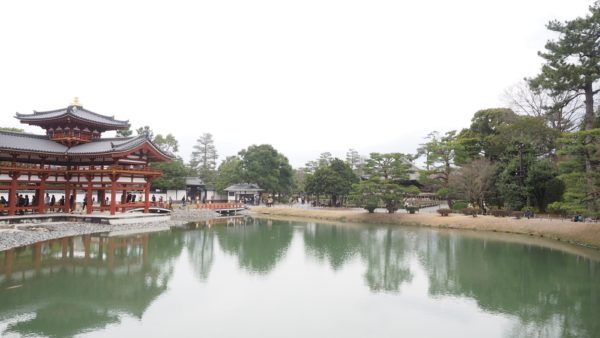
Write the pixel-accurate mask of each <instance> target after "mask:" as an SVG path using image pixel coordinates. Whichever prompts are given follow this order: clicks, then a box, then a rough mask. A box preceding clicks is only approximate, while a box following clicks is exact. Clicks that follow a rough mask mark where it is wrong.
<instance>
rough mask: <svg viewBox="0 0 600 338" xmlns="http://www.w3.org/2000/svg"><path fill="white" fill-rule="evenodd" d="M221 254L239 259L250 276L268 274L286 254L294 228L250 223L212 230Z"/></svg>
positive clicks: (260, 221) (278, 222)
mask: <svg viewBox="0 0 600 338" xmlns="http://www.w3.org/2000/svg"><path fill="white" fill-rule="evenodd" d="M215 232H216V233H217V238H218V239H219V245H220V247H221V248H222V249H223V251H224V252H227V253H230V254H233V255H235V256H237V257H238V262H239V264H240V266H241V267H242V268H244V269H247V270H249V271H252V272H257V273H260V274H266V273H268V272H270V271H271V270H272V269H273V268H274V267H275V265H276V264H277V262H278V261H279V260H280V259H281V258H282V257H283V255H284V254H285V252H286V251H287V249H288V247H289V245H290V243H291V241H292V234H293V228H292V226H291V225H289V224H286V223H284V222H281V221H271V220H264V219H254V220H249V221H248V222H247V223H244V224H243V225H234V226H220V227H216V228H215Z"/></svg>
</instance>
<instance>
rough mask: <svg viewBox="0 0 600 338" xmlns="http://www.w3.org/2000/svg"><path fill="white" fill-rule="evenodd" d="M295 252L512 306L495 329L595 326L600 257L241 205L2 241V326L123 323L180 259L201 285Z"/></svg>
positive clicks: (254, 270)
mask: <svg viewBox="0 0 600 338" xmlns="http://www.w3.org/2000/svg"><path fill="white" fill-rule="evenodd" d="M292 242H293V243H297V244H299V245H296V244H294V245H293V246H292ZM291 247H293V248H294V249H293V250H292V249H290V248H291ZM288 252H289V255H288ZM298 254H300V255H306V256H309V257H311V258H313V259H309V260H295V261H294V264H295V265H293V269H294V270H293V271H299V274H298V276H302V277H301V278H306V280H310V279H312V278H315V276H313V275H312V274H311V272H310V271H312V270H310V268H309V267H310V266H311V265H313V266H314V265H315V264H316V265H325V266H328V267H329V268H330V270H328V271H330V272H331V275H327V274H323V272H322V269H320V270H319V271H321V272H319V275H318V276H319V277H318V278H331V280H323V285H331V283H333V282H332V281H334V280H335V275H342V273H344V276H346V275H345V274H348V273H349V271H350V272H353V271H355V270H353V269H348V270H347V271H344V268H345V267H352V268H358V269H357V270H356V274H350V275H348V276H349V277H345V278H356V279H355V280H360V281H361V282H360V283H361V285H362V286H361V287H363V288H364V289H366V290H369V292H367V294H370V295H373V296H375V295H377V294H380V293H383V292H385V293H388V294H389V295H388V296H389V297H383V298H385V299H386V300H388V301H389V302H390V303H389V304H390V305H393V304H394V302H397V301H398V299H402V298H401V297H402V296H403V294H405V293H406V292H408V291H410V290H411V289H410V288H406V289H405V287H408V286H414V285H415V284H416V283H422V284H424V285H422V286H423V288H422V289H426V290H427V292H423V293H424V294H425V295H423V297H425V298H427V299H429V300H432V301H436V300H438V301H441V300H443V299H470V300H474V301H475V303H476V307H477V309H478V311H481V312H485V313H487V314H491V315H501V316H503V317H507V316H508V317H509V318H512V319H511V322H510V323H511V324H510V325H511V326H510V327H505V328H504V330H505V331H504V332H503V335H510V336H559V337H560V336H562V337H571V336H577V337H593V336H598V335H599V334H600V321H598V320H597V313H598V309H600V271H599V268H600V264H599V263H598V260H595V259H590V258H584V257H582V256H577V255H572V254H567V253H564V252H562V251H558V250H552V249H548V248H543V247H539V246H534V245H524V244H518V243H514V242H507V241H501V240H497V239H495V237H494V236H493V235H491V236H488V237H485V236H484V237H482V238H480V237H475V236H470V235H469V234H468V233H464V232H444V231H434V230H429V229H417V228H404V227H376V226H339V225H338V226H336V225H323V224H316V223H308V224H307V223H298V222H288V221H285V222H282V221H275V220H265V219H252V218H243V217H238V218H222V219H218V220H211V221H209V222H203V223H197V224H190V225H189V226H188V228H186V229H179V230H172V231H166V232H160V233H153V234H140V235H135V236H126V237H119V236H108V235H107V234H101V235H91V236H83V237H74V238H65V239H59V240H53V241H48V242H43V243H38V244H35V245H32V246H28V247H24V248H17V249H12V250H8V251H4V252H0V324H2V325H3V326H0V329H1V328H3V329H2V330H3V331H2V330H0V335H7V334H14V335H23V336H27V335H40V336H49V337H63V336H73V335H76V334H78V333H82V332H88V331H96V330H102V329H103V328H105V327H107V325H109V324H114V325H123V320H122V319H123V316H131V317H134V318H138V319H140V321H141V319H142V318H143V317H144V314H145V312H146V311H147V309H148V308H149V307H150V306H151V304H153V303H154V302H155V301H156V300H157V298H158V297H159V296H160V295H166V294H168V293H167V292H166V291H167V290H168V289H169V285H170V284H171V283H172V280H173V278H174V275H175V274H176V270H177V269H178V268H176V267H178V266H180V265H179V264H180V263H181V262H182V261H183V262H185V264H186V266H188V267H189V268H190V269H189V271H190V272H191V274H190V276H193V277H192V278H191V279H192V280H193V281H194V283H196V284H198V285H206V284H209V283H206V282H207V281H208V280H209V279H211V278H215V276H213V275H214V274H218V273H219V272H220V273H223V271H224V270H226V268H221V269H215V266H218V265H219V264H221V263H222V260H223V259H224V258H226V260H227V261H228V262H230V261H231V260H230V257H234V261H233V264H230V265H235V268H234V269H237V270H236V271H235V272H234V274H235V276H238V277H239V283H240V284H242V285H243V284H244V283H246V282H245V281H246V280H245V279H244V278H245V276H248V275H251V274H252V275H255V276H259V278H258V279H254V280H255V281H257V280H258V281H260V280H261V278H262V277H265V276H268V275H271V274H272V273H273V271H274V269H275V267H277V266H285V265H286V264H290V261H292V258H290V257H289V256H294V255H296V256H297V255H298ZM181 257H185V260H182V259H181ZM303 264H304V265H303ZM286 267H288V266H286ZM298 269H300V270H298ZM213 270H215V271H214V272H211V271H213ZM238 270H239V271H241V272H242V274H239V273H238V272H239V271H238ZM325 270H327V269H325ZM342 271H343V272H342ZM288 272H289V270H288ZM230 273H231V272H230ZM315 273H316V272H315ZM280 275H281V274H280ZM216 276H217V277H220V278H221V279H220V280H221V281H223V280H227V279H224V278H223V276H222V275H221V276H218V275H216ZM327 276H329V277H327ZM188 279H189V278H188ZM264 280H267V278H264ZM196 284H193V283H189V282H186V283H184V284H183V285H184V286H189V285H196ZM425 284H426V285H425ZM307 285H308V283H307ZM282 287H287V286H282ZM413 289H414V288H413ZM269 290H271V289H269ZM406 290H408V291H406ZM274 291H277V290H274ZM413 292H414V291H413ZM410 296H411V297H412V299H413V300H414V298H415V297H416V296H415V295H414V294H411V295H410ZM348 297H352V294H348ZM378 299H380V300H381V299H382V297H379V298H378ZM203 301H205V302H208V301H209V298H206V297H205V298H203ZM227 301H228V302H230V301H231V300H230V299H229V300H227ZM204 305H205V306H209V305H208V304H204ZM324 305H326V303H324ZM232 306H234V307H235V304H234V305H232ZM253 306H257V307H260V304H256V305H253ZM291 306H293V305H291ZM396 306H397V304H396ZM391 307H392V308H393V306H391ZM357 310H359V311H360V309H357ZM163 311H172V308H169V309H166V308H165V309H164V310H163ZM282 311H285V309H282ZM426 319H427V318H425V319H424V320H426Z"/></svg>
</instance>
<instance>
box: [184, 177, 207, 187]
mask: <svg viewBox="0 0 600 338" xmlns="http://www.w3.org/2000/svg"><path fill="white" fill-rule="evenodd" d="M185 185H186V186H201V187H203V186H204V182H202V179H201V178H200V177H192V176H187V177H185Z"/></svg>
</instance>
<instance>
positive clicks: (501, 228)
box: [251, 207, 600, 249]
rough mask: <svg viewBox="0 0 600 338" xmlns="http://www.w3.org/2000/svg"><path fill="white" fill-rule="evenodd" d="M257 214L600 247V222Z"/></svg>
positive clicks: (330, 212)
mask: <svg viewBox="0 0 600 338" xmlns="http://www.w3.org/2000/svg"><path fill="white" fill-rule="evenodd" d="M251 213H253V214H255V215H265V216H266V215H269V216H284V217H294V218H310V219H317V220H323V221H332V222H346V223H368V224H396V225H418V226H428V227H436V228H445V229H467V230H481V231H491V232H503V233H513V234H522V235H527V236H536V237H543V238H549V239H554V240H558V241H562V242H568V243H573V244H577V245H583V246H586V247H592V248H595V249H600V224H597V223H596V224H590V223H575V222H570V221H568V220H556V219H537V218H536V219H515V218H512V217H510V218H509V217H503V218H500V217H493V216H478V217H472V216H464V215H458V214H451V215H450V216H448V217H442V216H440V215H438V214H429V213H417V214H412V215H411V214H407V213H396V214H386V213H374V214H369V213H367V212H366V211H362V210H356V209H300V208H285V207H281V208H278V207H273V208H266V207H254V208H252V209H251Z"/></svg>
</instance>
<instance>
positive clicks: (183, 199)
mask: <svg viewBox="0 0 600 338" xmlns="http://www.w3.org/2000/svg"><path fill="white" fill-rule="evenodd" d="M181 204H182V205H183V206H184V207H185V196H183V197H182V198H181Z"/></svg>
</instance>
